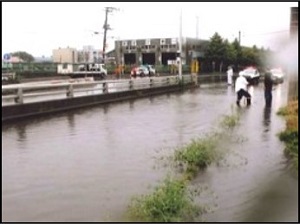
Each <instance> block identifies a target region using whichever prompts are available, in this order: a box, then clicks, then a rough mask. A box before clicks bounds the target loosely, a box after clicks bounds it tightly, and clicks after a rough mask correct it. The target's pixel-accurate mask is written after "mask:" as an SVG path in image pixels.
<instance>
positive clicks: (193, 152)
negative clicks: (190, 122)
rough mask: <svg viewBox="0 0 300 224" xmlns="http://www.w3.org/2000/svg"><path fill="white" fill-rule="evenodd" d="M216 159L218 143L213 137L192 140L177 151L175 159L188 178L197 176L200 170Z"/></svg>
mask: <svg viewBox="0 0 300 224" xmlns="http://www.w3.org/2000/svg"><path fill="white" fill-rule="evenodd" d="M215 158H216V141H215V139H213V138H212V137H208V138H204V139H196V140H192V142H191V143H190V144H188V145H186V146H184V147H182V148H179V149H177V150H175V156H174V159H175V161H177V162H178V163H179V164H180V165H181V166H183V167H184V170H185V172H186V174H187V175H188V177H190V176H191V175H192V176H193V175H195V174H196V172H197V171H198V170H199V169H200V168H204V167H206V166H207V165H209V164H210V163H211V162H213V161H214V159H215Z"/></svg>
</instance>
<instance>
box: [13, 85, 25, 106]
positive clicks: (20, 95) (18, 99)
mask: <svg viewBox="0 0 300 224" xmlns="http://www.w3.org/2000/svg"><path fill="white" fill-rule="evenodd" d="M15 102H16V103H19V104H22V103H23V102H24V100H23V89H22V88H18V92H17V97H16V98H15Z"/></svg>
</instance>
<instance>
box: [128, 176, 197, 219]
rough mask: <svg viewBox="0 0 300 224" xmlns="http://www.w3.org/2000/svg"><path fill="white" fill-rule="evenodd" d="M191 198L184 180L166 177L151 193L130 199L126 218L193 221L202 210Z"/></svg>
mask: <svg viewBox="0 0 300 224" xmlns="http://www.w3.org/2000/svg"><path fill="white" fill-rule="evenodd" d="M192 198H193V197H190V196H189V191H188V189H187V184H186V182H185V181H183V180H172V179H171V178H169V177H167V178H166V179H165V180H164V182H163V183H162V185H160V186H158V187H156V188H155V191H154V192H153V193H152V194H148V195H141V196H139V197H134V198H133V199H132V201H131V204H130V205H129V208H128V218H129V219H130V220H131V221H142V222H187V221H195V219H196V218H197V217H199V216H200V215H201V213H202V212H203V211H202V209H201V208H200V207H199V206H196V205H194V204H193V200H192Z"/></svg>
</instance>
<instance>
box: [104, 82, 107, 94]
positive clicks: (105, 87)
mask: <svg viewBox="0 0 300 224" xmlns="http://www.w3.org/2000/svg"><path fill="white" fill-rule="evenodd" d="M103 93H108V84H107V82H104V83H103Z"/></svg>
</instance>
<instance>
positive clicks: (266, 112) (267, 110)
mask: <svg viewBox="0 0 300 224" xmlns="http://www.w3.org/2000/svg"><path fill="white" fill-rule="evenodd" d="M263 115H264V119H263V123H264V127H265V131H266V132H267V131H269V126H270V123H271V108H270V107H264V113H263Z"/></svg>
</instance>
